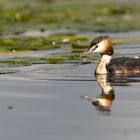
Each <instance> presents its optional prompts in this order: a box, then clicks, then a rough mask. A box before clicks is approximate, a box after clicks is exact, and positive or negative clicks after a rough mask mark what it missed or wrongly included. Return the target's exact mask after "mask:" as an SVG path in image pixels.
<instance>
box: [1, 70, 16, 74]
mask: <svg viewBox="0 0 140 140" xmlns="http://www.w3.org/2000/svg"><path fill="white" fill-rule="evenodd" d="M16 72H18V71H17V70H0V74H11V73H16Z"/></svg>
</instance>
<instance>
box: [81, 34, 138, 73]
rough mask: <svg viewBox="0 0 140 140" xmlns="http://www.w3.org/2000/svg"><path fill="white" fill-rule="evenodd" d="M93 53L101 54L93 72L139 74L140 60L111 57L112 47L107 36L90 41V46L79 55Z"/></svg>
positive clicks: (84, 55) (83, 55)
mask: <svg viewBox="0 0 140 140" xmlns="http://www.w3.org/2000/svg"><path fill="white" fill-rule="evenodd" d="M94 53H99V54H100V55H101V60H100V62H99V64H98V66H97V68H96V71H95V74H107V73H111V74H115V73H117V74H129V73H131V74H132V73H135V74H136V73H139V74H140V60H138V59H135V58H128V57H122V58H114V59H112V55H113V47H112V44H111V42H110V41H109V37H108V36H99V37H97V38H95V39H94V40H93V41H92V42H91V43H90V48H89V49H88V50H87V51H85V52H84V53H82V54H81V55H80V56H81V57H86V56H89V55H91V54H94ZM121 61H123V63H121Z"/></svg>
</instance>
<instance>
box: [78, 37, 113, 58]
mask: <svg viewBox="0 0 140 140" xmlns="http://www.w3.org/2000/svg"><path fill="white" fill-rule="evenodd" d="M93 53H99V54H101V55H104V54H106V55H110V56H111V55H113V48H112V45H111V43H110V41H109V37H108V36H99V37H97V38H95V39H94V40H93V41H92V42H91V43H90V48H89V49H88V50H87V51H85V52H84V53H82V54H81V55H80V56H81V57H85V56H88V55H91V54H93Z"/></svg>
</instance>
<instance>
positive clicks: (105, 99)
mask: <svg viewBox="0 0 140 140" xmlns="http://www.w3.org/2000/svg"><path fill="white" fill-rule="evenodd" d="M96 77H97V82H98V83H99V85H100V87H101V88H102V93H101V94H100V95H98V96H97V97H89V96H81V98H82V99H87V100H89V101H91V102H92V105H94V106H95V107H96V109H97V110H99V111H105V112H110V111H111V106H112V102H113V100H114V99H115V93H114V89H113V87H112V86H111V84H110V82H109V81H108V76H107V75H97V76H96Z"/></svg>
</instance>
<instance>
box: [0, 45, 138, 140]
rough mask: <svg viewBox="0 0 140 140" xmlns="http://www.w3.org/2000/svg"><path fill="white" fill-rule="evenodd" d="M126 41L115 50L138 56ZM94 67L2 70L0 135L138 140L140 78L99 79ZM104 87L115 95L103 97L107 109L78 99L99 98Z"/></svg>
mask: <svg viewBox="0 0 140 140" xmlns="http://www.w3.org/2000/svg"><path fill="white" fill-rule="evenodd" d="M129 46H130V44H128V45H127V51H124V49H125V47H124V46H122V48H120V49H118V50H117V51H120V52H121V53H122V54H125V55H130V56H135V55H138V52H139V44H137V45H136V46H135V47H134V48H131V49H129V48H130V47H129ZM134 49H135V50H134ZM95 68H96V64H87V65H79V64H60V65H51V64H45V65H32V66H26V67H20V68H13V69H19V70H20V71H19V72H17V73H15V74H9V75H8V74H7V75H0V138H1V139H2V140H9V139H10V140H25V139H27V140H85V139H86V140H87V139H96V140H100V139H105V140H107V139H114V140H118V139H119V140H132V139H134V140H139V138H140V91H139V89H140V82H139V81H140V77H129V78H126V77H125V78H124V77H123V78H117V79H115V81H114V80H111V81H110V82H108V81H106V80H105V81H102V80H101V81H100V80H99V79H98V82H97V78H95V76H94V69H95ZM11 69H12V67H11ZM99 78H100V77H99ZM101 79H102V78H101ZM99 84H100V85H99ZM101 85H102V86H104V88H103V87H102V86H101ZM106 87H107V89H108V88H112V89H113V90H114V97H115V99H111V98H107V99H109V103H110V110H111V111H101V110H99V109H101V108H98V107H97V105H96V106H95V105H92V103H91V102H90V101H88V100H87V99H81V98H80V97H81V95H85V96H90V97H92V99H94V97H97V96H98V97H101V94H102V88H103V89H104V90H105V89H106ZM100 107H101V106H100Z"/></svg>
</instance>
